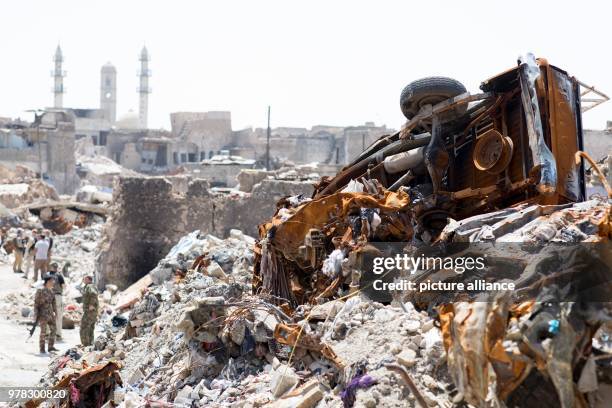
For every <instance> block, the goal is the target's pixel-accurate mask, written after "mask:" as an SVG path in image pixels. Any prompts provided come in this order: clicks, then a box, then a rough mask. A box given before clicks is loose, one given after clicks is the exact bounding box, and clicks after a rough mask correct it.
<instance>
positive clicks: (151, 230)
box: [96, 177, 313, 288]
mask: <svg viewBox="0 0 612 408" xmlns="http://www.w3.org/2000/svg"><path fill="white" fill-rule="evenodd" d="M186 183H188V184H187V187H186V188H185V184H186ZM312 191H313V186H312V185H311V184H307V183H301V182H291V181H276V180H264V181H263V182H262V183H260V184H259V185H257V186H256V187H255V188H254V189H253V193H252V194H251V195H249V196H247V197H229V196H225V195H223V196H218V195H217V196H213V195H212V194H211V193H210V191H209V184H208V181H206V180H204V179H195V180H191V181H188V180H187V179H186V178H185V177H117V178H116V179H115V185H114V188H113V210H112V214H111V218H110V221H109V222H108V224H107V226H106V229H105V232H104V238H103V241H102V244H101V251H100V253H99V255H98V259H97V270H96V273H97V278H98V279H97V281H98V285H99V286H100V287H104V285H106V284H108V283H114V284H116V285H119V286H120V287H122V288H123V287H126V286H128V285H129V284H131V283H133V282H135V281H136V280H138V279H139V278H141V277H142V276H144V275H145V274H147V273H148V272H149V271H151V270H152V269H153V268H154V267H155V266H156V265H157V263H158V262H159V261H160V260H161V259H162V258H163V257H164V256H166V254H167V253H168V251H169V250H170V249H171V248H172V247H173V246H174V245H175V244H176V243H177V242H178V240H179V239H180V238H181V237H182V236H184V235H186V234H188V233H189V232H192V231H194V230H198V229H199V230H200V231H202V232H203V233H210V234H214V235H216V236H219V237H225V236H227V235H228V233H229V231H230V230H231V229H233V228H237V229H240V230H242V231H243V232H244V233H246V234H248V235H251V236H255V237H256V236H257V227H258V225H259V224H261V223H263V222H264V221H266V220H267V219H269V218H270V217H271V216H272V215H273V214H274V212H275V210H276V201H277V200H278V199H280V198H281V197H283V196H286V195H295V194H300V193H303V194H306V195H311V194H312Z"/></svg>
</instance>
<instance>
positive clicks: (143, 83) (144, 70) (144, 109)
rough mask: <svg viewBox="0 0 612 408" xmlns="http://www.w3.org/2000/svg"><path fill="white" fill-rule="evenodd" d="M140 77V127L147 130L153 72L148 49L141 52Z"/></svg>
mask: <svg viewBox="0 0 612 408" xmlns="http://www.w3.org/2000/svg"><path fill="white" fill-rule="evenodd" d="M138 75H139V77H140V85H139V86H138V94H139V95H140V103H139V109H138V127H139V128H141V129H146V128H147V115H148V110H149V94H150V93H151V88H149V77H150V76H151V71H150V70H149V52H148V51H147V47H142V51H140V72H139V74H138Z"/></svg>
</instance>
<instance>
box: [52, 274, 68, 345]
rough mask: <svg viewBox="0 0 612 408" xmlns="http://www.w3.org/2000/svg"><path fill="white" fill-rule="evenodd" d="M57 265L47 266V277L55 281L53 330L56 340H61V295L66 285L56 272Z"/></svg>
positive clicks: (62, 315)
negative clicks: (55, 333)
mask: <svg viewBox="0 0 612 408" xmlns="http://www.w3.org/2000/svg"><path fill="white" fill-rule="evenodd" d="M57 269H58V265H57V263H55V262H52V263H51V265H49V276H51V277H53V279H55V284H54V285H53V294H54V295H55V307H56V310H55V330H56V332H57V339H58V340H61V339H62V321H63V318H64V299H63V297H62V294H63V292H64V285H65V284H66V280H65V279H64V276H63V275H62V274H61V273H60V272H59V271H58V270H57Z"/></svg>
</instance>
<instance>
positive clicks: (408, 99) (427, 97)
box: [400, 77, 467, 120]
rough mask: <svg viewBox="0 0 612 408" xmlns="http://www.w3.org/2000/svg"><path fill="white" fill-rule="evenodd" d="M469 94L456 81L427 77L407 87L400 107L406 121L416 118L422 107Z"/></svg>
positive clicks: (401, 98) (403, 92)
mask: <svg viewBox="0 0 612 408" xmlns="http://www.w3.org/2000/svg"><path fill="white" fill-rule="evenodd" d="M465 92H467V91H466V89H465V86H463V84H462V83H461V82H459V81H457V80H456V79H452V78H447V77H427V78H422V79H418V80H416V81H413V82H411V83H409V84H408V85H406V87H405V88H404V89H403V90H402V94H401V95H400V107H401V109H402V113H403V114H404V116H405V117H406V119H408V120H410V119H412V117H414V116H415V115H416V114H417V113H418V112H419V110H420V109H421V107H422V106H425V105H435V104H437V103H440V102H442V101H443V100H445V99H448V98H452V97H453V96H457V95H461V94H462V93H465Z"/></svg>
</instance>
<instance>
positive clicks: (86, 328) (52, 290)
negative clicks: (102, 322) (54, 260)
mask: <svg viewBox="0 0 612 408" xmlns="http://www.w3.org/2000/svg"><path fill="white" fill-rule="evenodd" d="M43 281H44V285H43V287H42V288H40V289H38V290H37V291H36V296H35V298H34V319H35V322H36V323H37V324H38V326H39V328H40V337H39V340H38V344H39V346H40V352H41V354H44V353H45V345H46V344H48V348H47V350H48V351H49V352H53V351H56V350H57V349H56V348H55V347H54V346H55V340H56V337H57V338H60V339H61V330H62V320H63V316H62V314H63V304H62V291H63V287H64V282H65V281H64V278H63V276H62V274H61V273H59V272H57V268H55V267H52V268H51V271H50V272H49V273H48V274H46V275H45V276H44V277H43ZM81 293H82V295H83V301H82V304H83V317H82V318H81V325H80V332H79V334H80V336H81V345H82V346H91V345H92V344H93V340H94V328H95V326H96V321H97V319H98V290H97V289H96V287H95V285H94V284H93V277H92V276H85V277H84V278H83V285H82V287H81ZM36 323H35V324H36ZM47 329H48V331H49V337H48V339H47Z"/></svg>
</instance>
